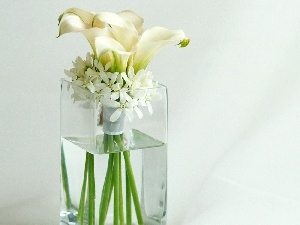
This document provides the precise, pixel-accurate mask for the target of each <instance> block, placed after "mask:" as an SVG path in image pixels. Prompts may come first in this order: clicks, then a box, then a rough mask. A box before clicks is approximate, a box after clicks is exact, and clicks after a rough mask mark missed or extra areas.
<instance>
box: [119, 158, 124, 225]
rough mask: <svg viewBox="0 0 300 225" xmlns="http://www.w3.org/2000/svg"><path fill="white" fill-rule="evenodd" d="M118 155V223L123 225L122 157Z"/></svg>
mask: <svg viewBox="0 0 300 225" xmlns="http://www.w3.org/2000/svg"><path fill="white" fill-rule="evenodd" d="M118 155H119V198H120V200H119V201H120V209H119V210H120V225H124V209H123V192H122V163H121V160H122V157H121V153H118Z"/></svg>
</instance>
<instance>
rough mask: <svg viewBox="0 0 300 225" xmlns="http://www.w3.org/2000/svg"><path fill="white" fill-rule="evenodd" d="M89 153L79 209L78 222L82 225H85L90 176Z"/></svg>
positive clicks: (86, 156)
mask: <svg viewBox="0 0 300 225" xmlns="http://www.w3.org/2000/svg"><path fill="white" fill-rule="evenodd" d="M88 154H89V153H88V152H87V153H86V155H85V165H84V174H83V183H82V188H81V195H80V202H79V207H78V220H79V223H80V225H84V203H85V199H86V183H87V175H88V165H89V156H88Z"/></svg>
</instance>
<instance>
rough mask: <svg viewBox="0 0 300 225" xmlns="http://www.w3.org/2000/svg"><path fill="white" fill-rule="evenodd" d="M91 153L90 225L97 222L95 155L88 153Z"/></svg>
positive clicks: (89, 185)
mask: <svg viewBox="0 0 300 225" xmlns="http://www.w3.org/2000/svg"><path fill="white" fill-rule="evenodd" d="M88 155H89V165H88V168H89V172H88V178H89V182H88V188H89V192H88V195H89V196H88V197H89V221H88V225H94V224H95V174H94V155H93V154H91V153H88Z"/></svg>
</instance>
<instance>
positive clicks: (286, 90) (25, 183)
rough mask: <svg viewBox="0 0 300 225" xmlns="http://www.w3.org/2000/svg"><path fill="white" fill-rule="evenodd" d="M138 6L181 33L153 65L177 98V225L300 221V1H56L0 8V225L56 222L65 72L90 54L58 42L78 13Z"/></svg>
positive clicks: (78, 44) (172, 168) (173, 167)
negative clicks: (181, 42) (74, 10)
mask: <svg viewBox="0 0 300 225" xmlns="http://www.w3.org/2000/svg"><path fill="white" fill-rule="evenodd" d="M73 6H76V7H81V8H84V9H87V10H91V11H98V12H101V11H113V12H117V11H121V10H124V9H132V10H134V11H137V12H138V13H139V14H141V15H142V16H143V17H144V18H145V27H146V28H150V27H152V26H156V25H160V26H163V27H167V28H169V29H183V30H184V31H185V33H186V34H187V36H189V37H190V38H191V44H190V46H189V47H188V48H186V49H178V48H177V47H174V46H170V47H168V48H167V49H164V50H163V51H162V52H160V53H159V54H158V55H157V56H156V58H155V59H154V60H153V61H152V62H151V65H150V70H151V71H152V72H153V73H154V74H155V78H156V79H157V80H159V81H160V82H161V83H164V84H166V85H167V86H168V90H169V202H168V218H169V224H170V225H254V224H255V225H298V224H300V138H299V135H300V118H299V116H300V103H299V99H300V78H299V72H300V56H299V54H300V13H299V12H300V2H299V1H298V0H295V1H292V0H251V1H249V0H235V1H234V0H233V1H229V0H227V1H226V0H189V1H179V0H177V1H175V0H172V1H171V0H151V1H149V0H148V1H146V0H107V1H104V0H101V1H100V0H98V1H95V0H64V1H61V0H51V1H38V0H27V1H16V0H12V1H1V3H0V13H1V20H0V27H1V38H0V47H1V49H0V62H1V73H0V77H1V80H0V90H1V92H0V116H1V118H0V143H1V150H0V224H1V225H54V224H58V221H59V162H60V158H59V157H60V147H59V145H60V137H59V95H60V78H62V77H64V73H63V70H64V69H65V68H66V69H68V68H70V66H71V61H72V60H74V58H75V57H76V56H77V55H81V56H84V55H85V53H86V52H87V51H90V49H89V46H88V43H87V41H86V40H85V39H84V38H83V37H82V36H81V35H80V34H70V35H65V36H63V37H61V38H59V39H56V38H55V37H56V36H57V34H58V29H57V18H58V16H59V14H60V13H61V12H63V11H64V10H65V9H67V8H69V7H73Z"/></svg>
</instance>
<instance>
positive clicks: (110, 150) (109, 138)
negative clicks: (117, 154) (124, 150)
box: [107, 135, 115, 153]
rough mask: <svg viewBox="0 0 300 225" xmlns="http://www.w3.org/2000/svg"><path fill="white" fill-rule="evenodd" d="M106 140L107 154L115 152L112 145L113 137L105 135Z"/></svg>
mask: <svg viewBox="0 0 300 225" xmlns="http://www.w3.org/2000/svg"><path fill="white" fill-rule="evenodd" d="M107 136H108V137H107V139H108V149H109V153H113V152H114V151H115V144H114V136H113V135H107Z"/></svg>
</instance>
